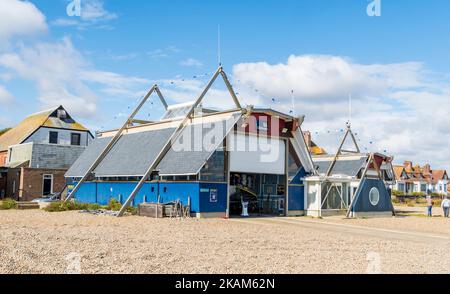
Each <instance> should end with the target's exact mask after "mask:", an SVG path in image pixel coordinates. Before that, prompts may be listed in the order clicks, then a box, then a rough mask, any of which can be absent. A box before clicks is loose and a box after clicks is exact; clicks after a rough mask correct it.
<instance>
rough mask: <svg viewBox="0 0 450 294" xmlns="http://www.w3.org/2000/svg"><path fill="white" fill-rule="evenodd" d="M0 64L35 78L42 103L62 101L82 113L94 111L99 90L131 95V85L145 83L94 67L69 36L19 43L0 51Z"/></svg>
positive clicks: (21, 75) (138, 85) (76, 111)
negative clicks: (58, 39) (38, 41)
mask: <svg viewBox="0 0 450 294" xmlns="http://www.w3.org/2000/svg"><path fill="white" fill-rule="evenodd" d="M0 67H4V68H6V69H8V70H9V71H11V72H13V73H14V74H16V75H17V76H18V77H20V78H23V79H25V80H30V81H32V82H34V83H35V84H36V88H37V91H38V93H39V95H38V99H39V101H40V102H41V104H42V106H43V107H50V106H54V105H59V104H62V105H64V106H66V107H67V108H68V109H69V110H70V111H71V112H73V113H74V114H75V115H79V116H83V117H93V116H94V114H96V111H97V103H98V100H99V97H98V93H99V92H110V96H114V95H116V96H117V95H121V94H122V95H124V94H129V95H132V94H133V95H134V94H135V93H136V92H135V91H134V89H141V88H142V85H143V84H146V83H147V80H145V79H139V78H134V77H125V76H122V75H119V74H115V73H111V72H105V71H100V70H97V69H95V68H94V67H93V66H92V65H91V64H90V63H89V62H87V61H86V60H85V58H84V56H83V55H82V54H81V53H80V52H78V51H77V50H76V49H75V48H74V47H73V45H72V42H71V41H70V39H69V38H64V39H62V40H61V41H59V42H55V43H38V44H36V45H34V46H18V47H17V48H16V49H15V50H13V51H11V52H7V53H3V54H0ZM114 92H115V94H114ZM113 94H114V95H113ZM133 97H134V96H133ZM111 98H113V97H111ZM126 98H129V97H126Z"/></svg>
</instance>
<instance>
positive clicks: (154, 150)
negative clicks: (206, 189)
mask: <svg viewBox="0 0 450 294" xmlns="http://www.w3.org/2000/svg"><path fill="white" fill-rule="evenodd" d="M240 117H241V114H240V113H235V114H233V115H232V116H231V118H230V117H228V119H224V120H220V121H218V122H215V123H211V124H210V125H207V124H203V125H200V126H202V127H200V128H196V127H195V125H194V126H193V125H188V126H187V127H185V128H184V129H183V132H182V133H181V135H180V136H179V137H178V139H177V140H176V141H175V142H174V143H173V144H172V148H171V149H170V150H169V152H168V153H167V154H166V156H165V157H164V158H163V160H162V161H161V163H160V164H159V165H158V168H157V170H159V171H160V175H183V174H197V173H198V172H199V171H200V169H201V168H202V167H203V165H204V164H205V162H206V161H207V160H208V159H209V157H210V156H211V155H212V153H213V152H214V151H215V150H216V149H217V148H218V147H219V146H220V145H221V143H222V141H223V139H224V138H225V136H226V135H227V134H228V132H229V131H230V130H231V129H232V127H233V126H234V125H235V124H236V122H237V121H238V120H239V119H240ZM219 125H222V127H219ZM213 130H217V132H214V133H211V131H213ZM174 131H175V129H174V128H167V129H160V130H152V131H145V132H140V133H132V134H126V135H123V136H122V137H121V138H120V139H119V141H118V142H117V143H116V144H115V145H114V147H113V148H112V150H111V151H110V152H109V153H108V155H107V156H106V157H105V159H104V160H103V161H102V162H101V163H100V164H99V166H98V167H97V168H96V169H95V170H94V173H95V175H96V176H97V177H114V176H142V175H144V174H145V172H146V170H147V169H148V167H149V166H150V165H151V163H152V161H153V160H154V159H155V158H156V156H157V155H158V153H159V152H160V151H161V149H162V148H163V147H164V144H165V143H166V142H167V140H168V139H169V138H170V136H171V135H172V133H173V132H174ZM210 138H211V139H210ZM110 140H111V138H99V139H96V140H94V141H93V142H92V143H91V144H90V146H88V147H87V148H86V150H85V152H84V153H83V154H82V155H81V156H80V157H79V158H78V160H77V161H76V162H75V163H74V165H73V166H72V167H71V168H70V169H69V171H68V172H67V173H66V177H82V176H83V175H84V173H85V172H86V171H87V170H88V168H89V166H90V165H92V163H93V162H94V160H95V158H97V156H98V155H99V154H100V153H101V151H102V150H103V149H104V148H105V146H106V144H107V143H108V142H109V141H110ZM202 141H203V143H202ZM194 142H199V145H198V146H196V144H195V143H194ZM191 150H193V151H191Z"/></svg>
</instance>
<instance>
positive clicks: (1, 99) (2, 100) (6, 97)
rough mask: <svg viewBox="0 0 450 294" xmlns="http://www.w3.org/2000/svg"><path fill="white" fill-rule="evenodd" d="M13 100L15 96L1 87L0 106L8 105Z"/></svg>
mask: <svg viewBox="0 0 450 294" xmlns="http://www.w3.org/2000/svg"><path fill="white" fill-rule="evenodd" d="M12 100H13V95H12V94H11V93H9V92H8V90H7V89H6V88H5V87H4V86H2V85H0V105H1V104H8V103H10V102H11V101H12Z"/></svg>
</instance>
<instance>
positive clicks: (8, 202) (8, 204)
mask: <svg viewBox="0 0 450 294" xmlns="http://www.w3.org/2000/svg"><path fill="white" fill-rule="evenodd" d="M15 208H17V201H16V200H14V199H11V198H6V199H5V200H3V201H2V206H1V209H5V210H7V209H15Z"/></svg>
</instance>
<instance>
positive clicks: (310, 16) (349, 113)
mask: <svg viewBox="0 0 450 294" xmlns="http://www.w3.org/2000/svg"><path fill="white" fill-rule="evenodd" d="M77 1H79V2H80V8H81V9H80V10H79V11H78V10H77V9H76V8H77V5H73V4H77V3H76V2H77ZM375 2H377V3H375ZM375 2H373V1H372V0H370V1H368V0H345V1H342V0H303V1H302V0H300V1H299V0H295V1H287V0H286V1H274V0H273V1H269V0H258V1H256V0H240V1H237V0H234V1H233V0H214V1H212V0H209V1H206V0H203V1H201V0H151V1H148V0H133V1H130V0H128V1H125V0H76V1H73V0H52V1H49V0H31V1H20V0H0V128H3V127H10V126H14V125H15V124H17V123H18V122H19V121H20V120H21V119H23V118H24V117H25V116H26V115H28V114H31V113H34V112H36V111H39V110H42V109H47V108H51V107H53V106H57V105H60V104H62V105H64V106H65V107H66V108H67V110H68V111H69V113H70V114H71V115H72V116H73V117H74V118H75V119H76V120H78V121H80V122H81V123H83V124H84V125H86V126H87V127H89V128H90V129H91V130H92V131H96V130H105V129H110V128H113V127H118V126H120V125H121V124H122V123H123V121H124V120H125V116H126V115H127V114H128V113H129V112H130V109H132V108H133V106H134V105H136V103H137V101H139V99H140V98H141V97H142V96H143V95H144V94H145V93H146V92H147V91H148V90H149V89H150V88H151V86H152V85H153V84H155V83H157V84H158V85H159V86H160V88H161V90H162V92H163V94H164V95H165V96H166V97H167V99H168V100H169V102H170V104H174V103H181V102H187V101H191V100H194V99H195V98H196V97H197V96H198V95H199V94H200V93H201V91H202V89H203V87H204V86H205V85H206V83H207V82H208V79H209V78H210V77H211V75H212V73H214V71H215V70H216V69H217V67H218V62H219V59H220V61H221V63H222V65H223V67H224V69H225V71H226V72H227V74H228V76H229V78H230V80H231V82H232V84H233V86H234V89H235V91H236V92H237V93H238V97H239V99H240V100H241V102H242V103H243V104H244V105H248V104H252V105H255V106H258V107H270V108H274V109H277V110H281V111H284V112H286V113H293V114H294V115H306V118H305V123H304V127H303V128H304V129H307V130H310V131H311V132H312V135H313V140H314V141H315V142H317V143H318V144H319V145H320V146H322V147H324V148H325V149H326V150H327V151H328V152H329V153H332V152H334V151H335V150H336V148H337V146H338V145H339V140H340V138H341V137H342V135H343V133H342V131H343V129H344V128H345V123H346V121H348V120H349V118H351V123H352V129H353V130H354V132H355V133H356V134H357V140H358V142H359V144H360V147H361V149H362V150H363V151H372V152H381V153H386V154H389V155H393V156H394V158H395V162H396V163H402V162H403V161H404V160H411V161H413V162H414V163H418V164H425V163H430V164H432V167H434V168H435V169H438V168H446V169H450V150H449V149H450V147H449V146H450V119H449V112H450V70H449V68H450V58H449V53H450V34H448V31H449V27H450V1H447V0H428V1H421V0H407V1H405V0H377V1H375ZM374 3H375V4H378V3H380V4H381V5H380V6H374V5H373V4H374ZM71 5H72V6H71ZM68 6H69V8H74V9H69V11H68V9H67V8H68ZM368 6H369V7H371V8H374V10H370V11H369V12H377V13H376V14H377V15H375V16H374V15H373V14H374V13H368V9H367V8H368ZM378 7H379V8H380V9H379V10H376V9H375V8H378ZM78 12H79V13H78ZM378 12H379V15H378ZM369 14H370V15H369ZM219 31H220V34H219ZM219 35H220V38H219V37H218V36H219ZM219 39H220V46H219V45H218V40H219ZM218 48H220V50H219V49H218ZM219 51H220V54H219V53H218V52H219ZM219 55H220V58H219ZM349 97H351V99H350V98H349ZM350 101H351V103H350ZM231 103H232V100H231V98H230V97H229V95H228V93H227V92H226V90H225V88H224V86H223V84H222V83H221V82H220V81H218V82H217V85H215V87H214V88H213V89H212V90H211V91H210V92H209V93H208V95H207V96H206V98H205V106H211V107H217V106H218V105H219V106H220V107H224V108H226V107H228V106H231V105H232V104H231ZM350 105H351V107H350ZM161 114H162V106H161V105H160V103H159V102H158V100H157V99H156V98H155V99H153V100H152V101H151V102H150V103H147V104H146V106H145V107H144V109H143V111H142V113H141V114H140V116H141V118H146V119H158V118H159V117H160V116H161Z"/></svg>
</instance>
